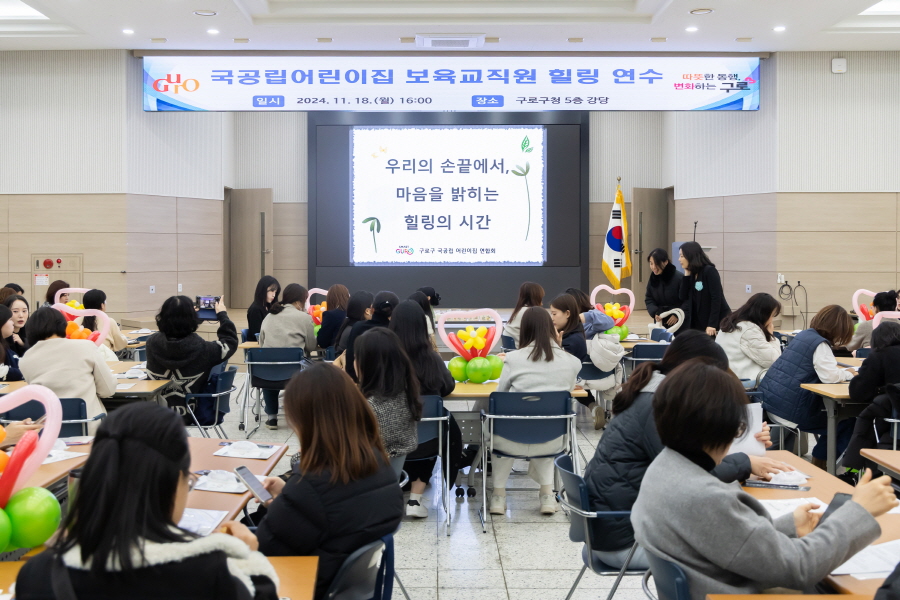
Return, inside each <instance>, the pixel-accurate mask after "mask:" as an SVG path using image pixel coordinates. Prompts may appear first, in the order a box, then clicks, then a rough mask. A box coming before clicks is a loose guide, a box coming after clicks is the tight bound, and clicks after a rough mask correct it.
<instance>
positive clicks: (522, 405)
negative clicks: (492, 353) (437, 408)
mask: <svg viewBox="0 0 900 600" xmlns="http://www.w3.org/2000/svg"><path fill="white" fill-rule="evenodd" d="M488 436H490V440H488V439H487V438H488ZM497 436H500V437H502V438H504V439H507V440H509V441H511V442H517V443H520V444H541V443H544V442H549V441H552V440H555V439H556V438H560V437H565V438H566V441H567V444H568V449H567V450H564V451H560V452H556V453H554V454H547V455H541V456H520V455H516V454H507V453H505V452H501V451H498V450H494V440H495V439H496V438H497ZM575 444H576V437H575V412H574V411H573V410H572V395H571V394H570V393H569V392H525V393H521V392H493V393H492V394H491V396H490V399H489V400H488V412H487V413H485V412H484V411H481V447H482V448H486V449H487V451H485V452H482V453H481V472H482V474H486V473H487V458H488V455H489V454H496V455H497V456H507V457H510V458H521V459H531V458H555V457H557V456H559V455H561V454H569V455H571V456H573V457H575V458H574V460H575V461H576V467H577V461H578V449H577V448H576V447H575ZM481 485H482V499H481V502H482V507H481V510H479V512H478V516H479V517H480V518H481V529H482V531H483V532H484V533H487V527H486V526H485V519H486V518H487V502H488V500H487V477H486V476H483V477H482V478H481Z"/></svg>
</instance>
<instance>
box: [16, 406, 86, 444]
mask: <svg viewBox="0 0 900 600" xmlns="http://www.w3.org/2000/svg"><path fill="white" fill-rule="evenodd" d="M59 403H60V404H61V405H62V420H63V421H80V420H82V419H87V404H86V403H85V401H84V400H82V399H81V398H60V399H59ZM44 412H45V411H44V405H43V404H41V403H40V402H38V401H37V400H29V401H28V402H26V403H25V404H20V405H19V406H17V407H15V408H13V409H11V410H9V411H8V412H7V413H5V414H4V415H3V419H5V420H7V421H24V420H25V419H31V420H32V421H37V420H38V419H40V418H41V417H43V416H44ZM79 435H84V432H83V430H82V427H81V424H80V423H69V424H65V425H62V426H61V427H60V428H59V437H74V436H79Z"/></svg>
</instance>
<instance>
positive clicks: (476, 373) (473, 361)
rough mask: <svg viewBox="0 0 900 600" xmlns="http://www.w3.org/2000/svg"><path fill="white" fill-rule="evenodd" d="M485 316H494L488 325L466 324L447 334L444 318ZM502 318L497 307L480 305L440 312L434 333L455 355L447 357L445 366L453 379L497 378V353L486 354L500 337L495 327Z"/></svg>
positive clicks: (499, 366)
mask: <svg viewBox="0 0 900 600" xmlns="http://www.w3.org/2000/svg"><path fill="white" fill-rule="evenodd" d="M484 315H486V316H489V317H492V318H493V320H494V325H492V326H490V327H485V326H483V325H482V326H481V327H478V328H476V327H474V326H473V325H469V326H468V327H466V328H465V329H461V330H459V331H457V332H456V333H453V334H448V333H447V330H446V321H447V319H448V318H471V317H480V316H484ZM502 323H503V320H502V319H501V318H500V314H499V313H497V311H495V310H492V309H489V308H482V309H479V310H469V311H449V312H445V313H444V314H442V315H441V316H440V318H439V319H438V323H437V330H438V335H440V336H441V340H443V342H444V343H445V344H446V345H447V347H448V348H453V350H455V351H456V353H457V354H459V356H456V357H454V358H452V359H451V360H450V364H449V365H447V368H448V369H449V370H450V374H451V375H452V376H453V379H455V380H456V381H470V382H472V383H484V382H485V381H487V380H489V379H499V377H500V372H501V371H502V370H503V361H502V360H501V359H500V357H499V356H494V355H491V354H489V352H490V351H491V349H492V348H493V347H494V345H496V344H497V342H499V341H500V336H499V335H497V327H499V326H502V325H501V324H502Z"/></svg>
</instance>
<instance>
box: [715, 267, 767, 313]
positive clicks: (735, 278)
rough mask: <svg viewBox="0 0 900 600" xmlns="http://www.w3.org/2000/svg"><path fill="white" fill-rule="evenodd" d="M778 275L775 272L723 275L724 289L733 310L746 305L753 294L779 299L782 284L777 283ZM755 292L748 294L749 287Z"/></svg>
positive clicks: (747, 272)
mask: <svg viewBox="0 0 900 600" xmlns="http://www.w3.org/2000/svg"><path fill="white" fill-rule="evenodd" d="M777 276H778V274H777V273H776V272H775V271H765V272H762V271H726V272H725V273H724V274H723V278H724V279H725V282H724V283H723V284H722V289H723V290H725V298H726V299H727V300H728V305H729V306H731V309H732V310H735V309H737V308H738V307H739V306H741V305H742V304H744V302H746V301H747V300H748V299H749V298H750V296H752V295H753V294H759V293H763V292H764V293H766V294H771V295H772V296H774V297H775V298H778V288H779V287H781V284H778V283H775V280H776V278H777ZM748 285H750V286H751V289H752V290H753V291H752V292H751V293H749V294H748V293H747V286H748Z"/></svg>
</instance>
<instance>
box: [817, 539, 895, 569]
mask: <svg viewBox="0 0 900 600" xmlns="http://www.w3.org/2000/svg"><path fill="white" fill-rule="evenodd" d="M898 562H900V540H894V541H891V542H885V543H884V544H877V545H875V546H869V547H867V548H865V549H863V550H862V551H860V552H859V553H858V554H857V555H856V556H854V557H853V558H851V559H850V560H848V561H847V562H845V563H844V564H842V565H841V566H839V567H838V568H837V569H835V570H834V571H832V572H831V574H832V575H854V576H856V574H857V573H861V574H862V573H883V572H885V571H887V572H888V573H890V572H891V571H893V570H894V567H896V566H897V563H898Z"/></svg>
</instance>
